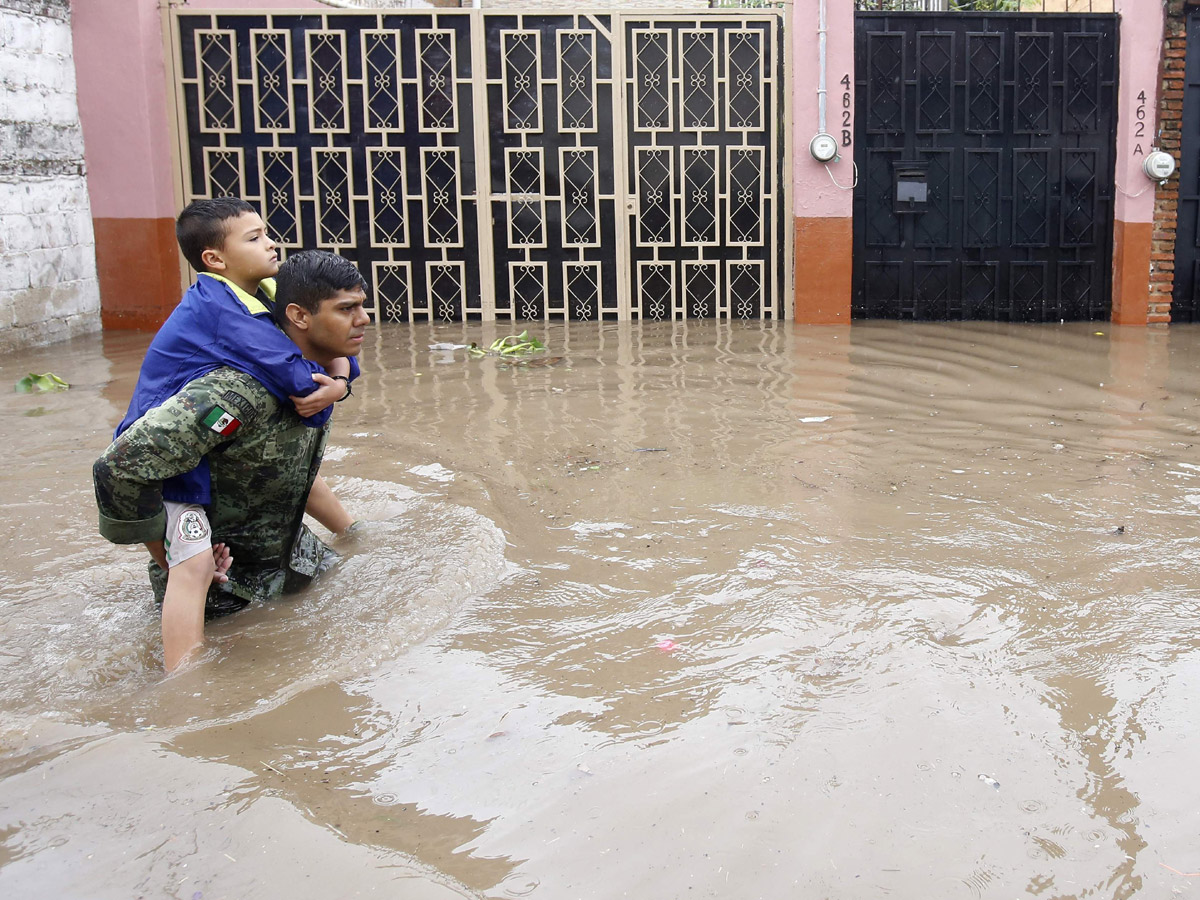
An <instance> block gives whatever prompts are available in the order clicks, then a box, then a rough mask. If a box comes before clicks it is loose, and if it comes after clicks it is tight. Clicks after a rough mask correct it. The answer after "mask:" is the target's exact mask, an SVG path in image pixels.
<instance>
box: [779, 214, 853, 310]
mask: <svg viewBox="0 0 1200 900" xmlns="http://www.w3.org/2000/svg"><path fill="white" fill-rule="evenodd" d="M795 247H796V253H795V266H796V277H795V282H796V298H795V299H796V305H795V309H794V310H793V316H792V318H793V319H794V320H795V321H796V322H800V323H802V324H808V325H849V324H850V295H851V289H852V277H853V269H854V228H853V222H852V220H851V219H802V218H797V219H796V244H795Z"/></svg>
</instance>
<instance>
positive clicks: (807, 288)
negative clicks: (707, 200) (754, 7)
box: [791, 0, 854, 325]
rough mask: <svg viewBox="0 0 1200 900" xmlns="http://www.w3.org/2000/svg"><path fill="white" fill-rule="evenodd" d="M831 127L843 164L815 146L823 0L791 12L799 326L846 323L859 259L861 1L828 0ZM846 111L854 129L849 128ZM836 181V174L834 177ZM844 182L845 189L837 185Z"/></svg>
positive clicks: (802, 3) (808, 0)
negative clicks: (857, 13) (814, 151)
mask: <svg viewBox="0 0 1200 900" xmlns="http://www.w3.org/2000/svg"><path fill="white" fill-rule="evenodd" d="M825 5H826V7H827V10H826V26H827V35H826V56H827V62H826V67H825V71H826V87H827V90H828V94H827V98H826V125H825V129H826V131H828V132H829V133H830V134H832V135H834V137H836V138H837V139H838V143H839V144H841V145H842V148H841V158H840V160H838V161H836V162H833V163H830V164H829V165H828V167H827V166H825V165H824V164H822V163H819V162H817V161H816V160H814V159H813V158H812V156H811V155H810V154H809V152H808V143H809V141H810V140H812V137H813V135H814V134H816V133H817V131H818V97H817V86H818V84H819V79H820V61H819V60H820V56H819V36H818V25H819V21H820V0H796V2H795V4H794V6H793V8H792V22H791V34H792V60H793V65H792V86H793V87H792V89H793V103H792V109H793V110H794V119H793V121H792V141H793V146H794V148H795V150H794V155H795V158H794V160H793V163H792V184H793V196H794V205H793V215H794V218H795V230H794V233H795V263H794V265H795V306H794V308H793V314H792V317H793V318H794V319H795V320H796V321H797V322H802V323H809V324H820V325H833V324H841V325H846V324H849V322H850V297H851V289H852V271H853V254H854V231H853V227H852V223H853V200H854V195H853V191H852V190H851V186H852V185H853V184H854V165H853V159H854V145H853V137H854V4H853V3H847V2H843V0H826V3H825ZM844 111H849V113H850V125H849V126H848V127H846V126H845V125H844V121H845V117H844V115H843V113H844ZM831 176H832V177H831ZM835 179H836V181H837V183H838V184H840V185H842V187H840V188H839V187H838V186H837V185H836V184H835V183H834V180H835Z"/></svg>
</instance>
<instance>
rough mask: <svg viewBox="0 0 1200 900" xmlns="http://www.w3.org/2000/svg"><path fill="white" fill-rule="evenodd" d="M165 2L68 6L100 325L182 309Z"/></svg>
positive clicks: (304, 2) (230, 1) (154, 319)
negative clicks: (86, 176)
mask: <svg viewBox="0 0 1200 900" xmlns="http://www.w3.org/2000/svg"><path fill="white" fill-rule="evenodd" d="M175 2H176V3H177V2H178V0H175ZM170 5H172V3H171V2H170V0H164V2H160V0H71V12H72V33H73V36H74V44H75V73H76V79H77V81H78V95H79V118H80V122H81V124H82V126H83V141H84V158H85V160H86V163H87V169H88V194H89V196H90V199H91V207H92V224H93V227H94V230H95V235H96V269H97V274H98V275H99V281H100V308H101V318H102V320H103V323H104V327H105V328H140V329H151V328H157V327H158V326H159V325H161V324H162V322H163V320H164V319H166V317H167V316H168V315H169V314H170V312H171V310H172V309H174V308H175V304H176V303H178V302H179V296H180V280H181V277H182V272H181V270H180V266H181V262H180V257H179V250H178V247H177V246H176V243H175V216H176V215H178V213H179V210H178V209H177V208H176V206H177V205H178V201H177V199H176V179H177V177H178V176H177V174H176V171H175V166H174V163H173V161H172V153H173V152H174V151H173V148H172V142H171V132H170V124H169V117H168V108H169V107H168V103H169V102H172V103H173V102H174V100H173V95H168V89H169V86H168V82H167V71H168V66H167V60H166V50H165V48H164V46H163V9H165V8H166V7H167V6H170ZM202 5H203V6H204V7H205V8H206V9H220V8H226V9H240V10H244V9H246V8H247V7H248V6H253V7H254V8H256V9H267V8H285V9H294V8H305V7H316V8H319V9H321V10H325V11H328V10H329V7H328V6H321V5H320V4H317V3H316V2H315V0H256V2H254V3H253V4H247V3H246V2H245V0H205V2H204V3H203V4H202ZM170 89H171V90H173V88H170Z"/></svg>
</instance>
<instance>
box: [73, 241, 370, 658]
mask: <svg viewBox="0 0 1200 900" xmlns="http://www.w3.org/2000/svg"><path fill="white" fill-rule="evenodd" d="M277 282H278V283H277V292H276V305H275V312H274V315H275V320H276V322H277V323H278V324H279V326H280V328H282V329H283V331H284V332H285V333H286V334H287V336H288V337H289V338H291V339H292V340H293V341H294V342H295V343H296V345H297V346H298V347H299V348H300V351H301V353H302V354H303V355H304V357H305V358H306V359H309V360H312V361H314V362H317V363H320V364H322V365H325V366H328V365H329V364H330V363H332V361H333V360H335V359H337V358H339V357H352V356H355V355H357V354H358V352H359V350H360V349H361V347H362V340H363V334H364V330H365V328H366V326H367V324H368V322H369V321H370V320H369V318H368V316H367V313H366V310H365V309H364V308H363V304H364V302H365V300H366V295H365V292H364V287H365V285H364V282H363V278H362V276H361V275H360V274H359V272H358V270H357V269H356V268H355V267H354V266H353V264H351V263H350V262H348V261H347V260H345V259H343V258H342V257H339V256H336V255H334V254H332V253H325V252H321V251H308V252H304V253H298V254H296V255H294V256H292V257H290V258H289V259H288V260H287V262H285V263H284V264H283V265H282V266H281V267H280V269H279V275H278V278H277ZM328 432H329V423H328V422H327V423H326V424H325V425H324V426H323V427H320V428H306V427H304V425H303V424H302V422H301V419H300V417H299V415H298V414H297V413H296V410H295V409H294V408H293V407H292V406H291V404H281V403H280V402H279V401H278V400H277V399H275V397H273V396H272V395H271V394H270V392H268V391H267V389H266V388H264V387H263V385H262V384H261V383H259V382H258V381H257V380H256V379H254V378H253V377H252V376H250V375H247V374H245V373H243V372H239V371H237V370H235V369H231V368H227V367H224V368H219V369H217V370H215V371H213V372H210V373H209V374H207V375H204V376H202V377H200V378H196V379H194V380H192V381H190V382H189V383H188V384H187V385H185V386H184V387H183V389H182V390H180V391H179V392H178V393H177V394H175V396H173V397H172V398H171V399H169V400H167V401H166V402H165V403H163V404H162V405H161V406H158V407H155V408H154V409H152V410H150V411H149V412H147V413H146V414H145V415H144V416H142V418H140V419H138V420H137V421H136V422H134V423H133V424H132V425H130V426H129V428H128V429H127V430H126V431H124V432H123V433H122V434H121V435H120V436H119V437H117V439H116V440H114V441H113V443H112V445H111V446H109V448H108V450H106V451H105V452H104V455H103V456H101V457H100V459H98V460H97V461H96V464H95V466H94V467H93V478H94V480H95V486H96V502H97V505H98V506H99V511H100V533H101V534H102V535H103V536H104V537H106V538H107V539H108V540H110V541H112V542H114V543H118V544H136V543H151V542H154V541H161V540H162V537H163V534H164V529H165V524H166V513H165V511H164V508H163V499H162V482H163V481H164V480H165V479H167V478H170V477H172V476H174V475H178V474H180V473H184V472H188V471H190V470H192V469H194V468H195V467H196V465H197V464H198V463H199V461H200V460H201V458H203V457H205V456H207V457H208V460H209V467H210V470H211V478H212V499H211V504H210V505H209V506H208V520H209V523H210V524H211V528H212V532H211V534H205V535H198V536H197V537H199V538H200V539H203V540H213V539H215V540H219V541H221V542H224V544H225V545H226V547H227V548H228V551H229V555H230V557H232V559H233V560H235V561H236V562H235V563H234V564H233V565H231V566H230V567H229V570H228V573H227V575H228V580H226V581H223V582H221V583H217V581H219V579H217V581H214V575H217V574H218V573H217V566H218V564H219V563H218V562H217V561H215V560H212V556H211V555H210V554H206V556H207V557H208V559H210V560H212V562H211V564H210V565H209V566H208V567H207V569H206V570H205V571H204V572H202V573H200V575H199V577H198V578H196V579H193V580H191V581H189V582H188V583H187V584H186V585H183V586H181V588H180V589H179V590H178V591H177V590H176V589H175V588H174V585H173V587H172V592H171V595H170V596H169V597H167V598H166V602H163V601H164V594H165V592H166V584H167V577H166V575H167V573H166V572H165V571H164V570H163V569H162V568H161V567H160V566H159V565H158V564H157V563H156V562H153V561H152V562H151V563H150V582H151V585H152V586H153V588H154V593H155V597H156V599H157V600H159V601H160V602H163V610H162V634H163V655H164V663H165V665H166V668H167V671H168V672H169V671H172V670H174V669H175V668H177V667H178V666H179V665H180V664H181V663H183V662H185V661H187V659H188V658H189V657H190V656H192V654H194V653H195V651H196V650H197V649H198V648H199V647H200V645H201V644H202V643H203V640H204V621H205V619H206V618H213V617H215V616H220V615H224V614H226V613H230V612H234V611H236V610H239V609H241V608H242V607H244V606H246V605H247V604H248V603H249V602H250V601H252V600H270V599H274V598H276V597H278V596H279V595H280V594H282V593H284V592H290V591H294V590H297V589H299V588H300V587H303V586H304V585H306V584H308V583H309V582H310V581H311V580H312V579H313V578H314V577H315V576H316V575H318V574H319V573H321V572H323V571H325V570H326V569H327V568H329V566H330V565H332V564H333V562H334V561H336V559H337V554H335V553H334V552H333V551H332V550H331V549H329V548H328V547H327V546H326V545H325V544H324V543H322V542H321V541H320V540H319V539H318V538H317V536H316V535H314V534H313V533H312V532H311V531H309V529H308V528H307V527H306V526H305V525H304V522H303V519H304V512H305V505H306V504H308V505H309V512H310V513H312V514H313V515H314V516H316V518H318V520H320V521H322V522H328V521H336V520H339V519H344V520H345V522H346V523H347V524H348V523H349V521H350V519H349V516H348V515H347V514H346V512H345V510H344V509H342V508H341V504H340V503H339V501H338V500H337V498H336V497H335V496H334V495H333V493H332V492H331V491H329V490H328V488H324V489H323V490H321V491H314V489H313V482H314V480H315V479H316V476H317V471H318V469H319V468H320V465H321V456H322V453H323V452H324V449H325V441H326V436H327V434H328ZM321 485H323V482H322V483H321ZM310 492H312V496H311V497H310ZM323 504H324V505H328V506H329V507H330V508H328V509H320V508H319V507H321V506H322V505H323ZM314 505H315V506H316V507H318V508H317V509H314ZM198 518H199V517H198ZM201 521H202V520H201ZM181 524H182V525H186V524H187V523H181ZM203 530H204V531H207V528H204V529H203Z"/></svg>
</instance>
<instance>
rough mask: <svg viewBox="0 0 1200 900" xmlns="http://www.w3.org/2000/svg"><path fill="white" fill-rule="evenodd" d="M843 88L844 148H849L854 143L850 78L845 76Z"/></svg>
mask: <svg viewBox="0 0 1200 900" xmlns="http://www.w3.org/2000/svg"><path fill="white" fill-rule="evenodd" d="M841 84H842V87H844V88H845V89H846V90H845V91H844V92H843V93H842V146H843V147H849V146H850V144H851V143H853V141H854V117H853V116H851V114H850V76H849V75H843V76H842V81H841Z"/></svg>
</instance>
